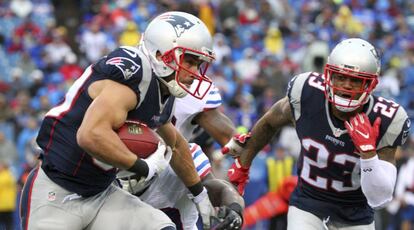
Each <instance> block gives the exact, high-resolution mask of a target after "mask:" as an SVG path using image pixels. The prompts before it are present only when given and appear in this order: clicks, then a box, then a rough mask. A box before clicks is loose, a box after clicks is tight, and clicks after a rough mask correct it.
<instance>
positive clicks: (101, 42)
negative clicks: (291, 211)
mask: <svg viewBox="0 0 414 230" xmlns="http://www.w3.org/2000/svg"><path fill="white" fill-rule="evenodd" d="M62 2H69V1H52V0H0V229H2V227H1V225H2V224H3V225H5V224H6V221H5V220H8V219H10V218H12V219H14V221H13V222H12V223H11V224H14V223H15V222H16V221H17V214H16V210H17V208H16V203H17V202H18V193H19V190H20V189H21V186H22V184H23V183H24V181H25V176H26V175H27V173H28V172H29V171H30V169H31V168H33V167H34V166H35V165H36V163H37V161H36V156H37V155H38V153H39V150H38V149H37V147H36V144H35V141H34V138H35V137H36V133H37V130H38V128H39V125H40V123H39V122H40V121H41V118H42V116H43V115H44V113H45V112H47V111H48V110H49V109H50V108H51V106H53V105H56V104H57V103H59V101H60V100H61V99H62V97H63V96H64V93H65V91H66V90H67V89H68V87H69V86H70V85H71V84H72V82H73V81H74V80H75V79H76V78H77V77H78V76H80V75H81V73H82V71H83V69H84V68H85V67H86V66H87V65H89V64H91V63H93V62H95V61H97V60H98V59H99V58H100V57H101V56H103V55H105V54H106V53H108V52H109V51H110V50H112V49H114V48H115V47H117V46H119V45H131V46H134V45H136V44H137V43H138V42H139V40H140V37H141V33H142V32H143V31H144V29H145V28H146V25H147V23H148V21H149V20H150V19H151V18H152V17H154V16H155V15H157V14H159V13H161V12H164V11H167V10H180V11H186V12H188V13H192V14H194V15H197V16H199V17H200V18H201V19H202V20H203V21H204V22H205V23H206V25H207V26H208V28H209V30H210V31H211V33H212V35H213V37H214V51H215V52H216V55H217V59H216V61H215V63H214V65H213V66H212V67H211V68H210V70H209V73H208V75H209V76H210V77H211V78H212V79H213V80H214V82H215V84H216V85H217V86H218V87H219V88H220V90H221V94H222V97H223V104H224V106H223V107H222V109H223V111H224V113H225V114H227V115H228V116H229V117H230V118H231V119H232V120H233V121H234V122H235V124H236V126H237V127H239V131H240V132H244V131H246V130H249V129H250V128H251V127H252V125H253V124H254V123H255V122H256V121H257V119H258V118H259V117H261V116H262V115H263V113H264V112H265V111H267V110H268V109H269V107H270V106H271V105H272V104H273V103H274V102H275V101H277V100H278V99H280V98H281V97H283V96H284V95H285V92H286V86H287V83H288V82H289V80H290V79H291V78H292V77H293V76H294V75H295V74H298V73H301V72H307V71H316V72H322V71H323V66H324V63H325V62H326V58H327V55H328V54H329V51H330V49H331V48H332V47H333V46H334V45H335V44H336V43H337V42H339V41H340V40H342V39H344V38H349V37H361V38H364V39H366V40H368V41H370V42H371V43H372V44H374V46H376V47H377V48H378V49H379V52H380V54H381V60H382V72H381V79H380V84H379V86H378V87H377V90H376V92H375V94H377V95H381V96H384V97H386V98H388V99H393V100H395V101H396V102H398V103H400V104H401V105H402V106H404V108H405V109H406V110H407V112H408V113H409V116H410V117H411V118H414V97H412V96H411V95H414V2H413V1H406V0H274V1H271V0H259V1H257V0H186V1H184V0H161V1H156V0H145V1H143V0H78V1H70V2H72V3H71V4H72V5H73V7H75V9H76V10H77V11H78V14H76V15H77V16H76V18H66V19H64V20H62V17H59V14H60V13H62V12H64V11H65V10H67V9H62V7H63V6H64V4H62ZM71 4H69V5H71ZM69 19H71V20H69ZM71 28H72V29H71ZM73 28H76V30H75V31H73ZM160 36H163V35H162V34H160ZM201 133H202V132H201ZM412 137H413V138H410V140H409V141H408V144H407V145H406V146H405V148H404V149H403V150H402V151H401V152H400V153H399V154H398V156H397V157H398V166H401V170H400V172H404V173H400V174H401V175H405V176H400V177H399V179H398V182H397V189H396V196H395V197H396V199H395V201H393V202H392V204H391V205H390V206H389V207H388V208H387V209H386V210H384V211H382V212H379V213H378V218H377V219H376V221H377V225H378V227H379V228H378V229H409V228H410V226H411V227H412V226H413V225H414V224H413V223H414V176H413V175H414V163H413V162H414V144H413V143H414V136H412ZM198 140H199V141H200V142H202V144H203V145H204V146H205V148H206V151H212V152H213V154H212V155H213V159H212V160H213V162H214V164H213V165H214V170H215V172H216V173H217V175H221V176H222V177H225V169H227V168H228V166H229V163H228V162H229V161H228V159H226V158H223V157H222V156H221V155H220V154H218V153H217V149H219V147H218V145H217V144H215V143H214V142H211V141H210V140H209V139H208V138H205V137H203V134H200V136H199V138H198ZM299 149H300V143H298V140H297V138H296V137H295V131H294V130H293V129H292V128H291V127H286V128H285V129H284V130H282V132H281V133H280V134H278V135H277V136H276V137H275V139H274V143H273V144H272V145H269V146H267V147H266V148H265V149H264V150H263V151H262V152H261V153H260V154H259V157H257V158H256V160H255V162H254V164H253V166H252V170H251V177H250V178H251V179H250V183H249V184H248V186H247V188H246V194H245V199H246V204H247V206H249V205H254V204H255V202H256V201H257V200H258V199H259V198H260V197H262V196H263V195H264V194H267V193H269V192H273V191H276V190H277V189H279V188H280V187H281V186H280V184H281V183H282V182H281V181H282V180H283V178H284V177H285V176H288V175H290V174H295V169H294V168H295V164H294V161H295V158H296V156H297V155H298V154H299ZM407 175H411V176H407ZM6 201H7V202H6ZM10 201H16V202H10ZM273 220H275V219H274V218H273ZM273 220H269V218H267V219H266V218H265V219H260V218H256V219H253V220H251V221H250V222H249V224H250V226H249V227H248V228H250V229H266V228H273V229H275V226H277V220H276V221H273ZM407 227H408V228H407ZM9 228H10V227H9ZM9 228H7V229H9ZM15 228H18V227H17V226H15ZM12 229H13V228H12Z"/></svg>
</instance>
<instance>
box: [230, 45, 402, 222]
mask: <svg viewBox="0 0 414 230" xmlns="http://www.w3.org/2000/svg"><path fill="white" fill-rule="evenodd" d="M379 74H380V59H379V56H378V54H377V52H376V50H375V48H374V47H373V46H372V45H371V44H370V43H368V42H367V41H365V40H362V39H358V38H351V39H346V40H344V41H342V42H340V43H339V44H337V45H336V46H335V47H334V49H333V50H332V52H331V53H330V55H329V57H328V60H327V64H326V66H325V70H324V74H319V73H314V72H311V73H303V74H300V75H297V76H296V77H294V78H293V79H292V80H291V82H290V83H289V87H288V92H287V96H286V97H285V98H282V99H281V100H279V101H278V102H276V103H275V104H274V105H273V106H272V108H271V109H270V110H269V111H268V112H267V113H266V114H265V115H264V116H263V117H262V118H261V119H260V120H259V121H258V122H257V123H256V124H255V126H254V127H253V129H252V133H251V134H252V136H251V138H250V139H249V140H248V141H247V144H246V146H245V147H244V150H243V151H242V152H241V153H240V154H241V156H240V158H237V159H236V162H235V163H234V164H233V165H232V167H231V169H230V170H229V178H230V180H231V181H232V183H234V184H235V185H237V186H238V187H239V191H242V190H243V189H244V185H245V183H246V181H247V179H248V172H249V166H250V164H251V162H252V160H253V158H254V157H255V155H256V154H257V152H258V151H260V150H261V149H262V148H263V146H264V145H265V144H266V143H268V142H269V141H270V139H271V138H272V136H273V135H274V133H276V132H277V131H278V130H279V129H280V128H281V127H282V126H284V125H286V124H289V123H293V124H294V125H295V127H296V132H297V134H298V137H299V138H300V140H301V144H302V147H301V154H300V157H299V161H298V175H299V181H298V185H297V187H296V189H295V191H294V192H293V194H292V196H291V200H290V207H289V213H288V229H289V230H296V229H308V230H311V229H321V228H322V227H323V226H324V227H326V228H334V229H343V228H346V229H347V230H349V229H374V211H373V209H376V208H381V207H383V206H384V205H385V204H387V203H388V202H389V201H390V200H391V199H392V195H393V190H394V185H395V180H396V172H397V169H396V167H395V159H394V155H395V152H396V151H397V149H398V148H399V146H400V145H402V144H403V143H404V142H405V139H406V138H407V136H408V131H409V127H410V120H409V119H408V117H407V114H406V112H405V110H404V109H403V108H402V107H401V106H399V105H398V104H396V103H395V102H393V101H390V100H387V99H384V98H382V97H376V96H373V95H372V91H373V90H374V88H375V86H376V85H377V83H378V77H379ZM232 142H234V139H233V140H232V141H231V142H229V143H228V144H227V147H232V145H231V144H232Z"/></svg>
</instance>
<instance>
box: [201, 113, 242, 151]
mask: <svg viewBox="0 0 414 230" xmlns="http://www.w3.org/2000/svg"><path fill="white" fill-rule="evenodd" d="M193 121H194V122H196V123H197V124H198V125H200V126H201V127H202V128H203V129H204V130H205V131H206V132H207V133H208V134H210V136H212V137H213V139H214V140H216V141H217V142H218V143H219V144H220V145H221V146H224V145H225V144H227V142H229V141H230V139H231V138H232V136H233V135H234V134H236V128H235V127H234V124H233V122H232V121H231V120H230V118H228V117H227V116H226V115H224V114H223V113H222V112H220V111H219V110H218V109H217V108H215V109H211V110H207V111H204V112H201V113H199V114H198V115H197V116H196V117H194V120H193Z"/></svg>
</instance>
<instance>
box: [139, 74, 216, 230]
mask: <svg viewBox="0 0 414 230" xmlns="http://www.w3.org/2000/svg"><path fill="white" fill-rule="evenodd" d="M194 85H196V82H195V83H193V86H194ZM221 104H222V100H221V96H220V93H219V90H218V88H216V87H215V86H214V84H212V85H211V87H210V89H209V91H208V92H207V94H206V96H205V97H204V98H203V99H201V100H199V99H196V98H194V97H193V96H191V95H187V96H185V97H184V98H176V99H175V111H174V115H173V116H174V118H173V122H174V120H175V127H176V128H177V129H178V131H179V132H180V133H181V134H182V135H183V136H184V137H185V138H186V139H187V140H190V139H191V138H192V135H193V131H194V129H195V128H196V127H197V125H196V124H192V120H193V118H194V117H195V116H196V115H197V114H199V113H201V112H203V111H206V110H210V109H215V108H217V107H219V106H220V105H221ZM190 150H191V154H192V155H193V160H194V165H195V167H196V170H197V172H198V174H199V176H200V178H203V177H204V176H205V175H207V173H209V172H210V171H211V165H210V162H209V160H208V158H207V156H206V155H205V154H204V152H203V151H202V150H201V148H200V147H199V146H198V145H196V144H194V143H191V144H190ZM188 192H189V191H188V189H187V187H186V186H185V185H184V184H183V182H182V181H181V180H180V179H179V177H178V176H177V175H176V174H175V172H174V171H173V169H172V168H171V167H167V169H165V170H164V171H163V172H162V173H161V174H160V175H159V177H157V178H156V179H155V181H154V182H153V183H151V185H150V186H149V188H148V189H147V190H146V191H145V192H144V193H143V194H142V195H141V196H140V198H141V199H142V200H143V201H145V202H146V203H148V204H150V205H152V206H154V207H155V208H160V209H163V208H174V209H177V210H178V211H179V213H180V219H181V223H182V225H183V229H197V227H196V223H197V219H198V212H197V209H196V207H195V205H194V203H193V202H192V201H191V200H190V199H189V198H188V196H187V194H188Z"/></svg>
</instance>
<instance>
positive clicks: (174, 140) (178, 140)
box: [157, 122, 201, 192]
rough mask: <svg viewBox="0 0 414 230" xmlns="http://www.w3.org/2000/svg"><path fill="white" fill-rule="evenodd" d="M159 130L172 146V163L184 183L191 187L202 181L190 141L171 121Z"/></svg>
mask: <svg viewBox="0 0 414 230" xmlns="http://www.w3.org/2000/svg"><path fill="white" fill-rule="evenodd" d="M157 132H158V133H159V134H160V136H161V137H162V138H163V140H165V142H166V143H167V145H169V146H171V148H172V150H173V156H172V158H171V161H170V165H171V167H172V168H173V170H174V172H175V173H176V174H177V175H178V177H179V178H180V179H181V180H182V181H183V183H184V184H185V185H186V186H187V187H190V186H193V185H195V184H197V183H199V182H201V180H200V177H199V176H198V174H197V171H196V169H195V166H194V161H193V158H192V157H191V153H190V149H189V147H188V146H189V145H188V142H187V141H186V140H185V139H184V137H183V136H182V135H181V134H180V133H179V132H178V131H177V129H176V128H175V127H174V126H173V125H172V124H171V122H168V123H167V124H165V125H163V126H161V127H160V128H159V129H158V130H157ZM200 192H201V191H200Z"/></svg>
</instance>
